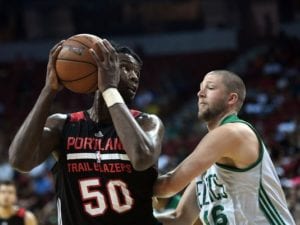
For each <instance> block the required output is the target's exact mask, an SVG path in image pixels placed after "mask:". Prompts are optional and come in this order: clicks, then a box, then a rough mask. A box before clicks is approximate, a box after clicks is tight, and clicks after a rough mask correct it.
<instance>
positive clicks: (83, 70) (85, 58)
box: [56, 34, 100, 93]
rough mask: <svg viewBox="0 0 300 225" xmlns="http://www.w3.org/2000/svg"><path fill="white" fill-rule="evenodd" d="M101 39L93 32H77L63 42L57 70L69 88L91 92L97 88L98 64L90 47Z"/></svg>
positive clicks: (59, 76) (61, 79) (57, 60)
mask: <svg viewBox="0 0 300 225" xmlns="http://www.w3.org/2000/svg"><path fill="white" fill-rule="evenodd" d="M99 39H100V38H99V37H97V36H96V35H92V34H77V35H74V36H72V37H70V38H68V39H67V40H65V42H64V43H63V45H62V49H61V50H60V52H59V54H58V56H57V59H56V72H57V76H58V78H59V79H60V81H61V82H62V84H63V85H64V86H65V87H66V88H68V89H69V90H71V91H73V92H76V93H89V92H93V91H95V90H96V89H97V80H98V72H97V64H96V62H95V60H94V58H93V56H92V54H91V53H90V52H89V49H90V48H92V47H93V44H94V43H95V42H96V41H97V40H99Z"/></svg>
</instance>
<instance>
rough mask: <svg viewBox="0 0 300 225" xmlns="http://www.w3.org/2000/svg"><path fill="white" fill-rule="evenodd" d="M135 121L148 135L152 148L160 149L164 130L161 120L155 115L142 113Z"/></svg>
mask: <svg viewBox="0 0 300 225" xmlns="http://www.w3.org/2000/svg"><path fill="white" fill-rule="evenodd" d="M137 121H138V123H139V124H140V126H141V128H142V129H143V131H144V132H145V134H146V135H147V136H148V137H149V139H150V141H151V142H152V144H153V146H154V148H155V149H159V150H160V149H161V144H162V139H163V136H164V131H165V129H164V126H163V123H162V121H161V120H160V119H159V118H158V117H157V116H156V115H149V114H146V115H143V116H142V117H141V118H139V119H138V120H137Z"/></svg>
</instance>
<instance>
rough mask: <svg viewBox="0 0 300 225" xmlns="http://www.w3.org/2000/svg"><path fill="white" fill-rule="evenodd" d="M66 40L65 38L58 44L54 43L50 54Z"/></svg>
mask: <svg viewBox="0 0 300 225" xmlns="http://www.w3.org/2000/svg"><path fill="white" fill-rule="evenodd" d="M64 41H65V40H61V41H60V42H58V43H57V44H56V45H54V46H53V47H52V49H51V51H50V54H53V53H54V52H55V51H56V49H57V48H58V47H61V46H62V44H63V43H64Z"/></svg>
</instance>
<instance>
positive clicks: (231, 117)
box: [216, 114, 264, 172]
mask: <svg viewBox="0 0 300 225" xmlns="http://www.w3.org/2000/svg"><path fill="white" fill-rule="evenodd" d="M226 123H244V124H246V125H248V126H249V127H250V128H251V129H252V130H253V131H254V133H255V134H256V137H257V139H258V142H259V155H258V158H257V160H256V161H255V162H254V163H253V164H251V165H249V166H248V167H246V168H237V167H234V166H228V165H224V164H221V163H216V165H217V166H219V167H221V168H223V169H226V170H230V171H234V172H245V171H248V170H250V169H252V168H254V167H255V166H257V165H258V164H259V163H260V162H261V161H262V158H263V153H264V151H263V146H264V145H263V143H262V139H261V137H260V135H259V134H258V132H257V131H256V130H255V128H254V127H253V126H252V125H251V124H250V123H248V122H246V121H244V120H241V119H240V118H238V116H237V115H235V114H231V115H228V116H227V117H225V118H224V119H223V120H222V121H221V123H220V126H221V125H223V124H226Z"/></svg>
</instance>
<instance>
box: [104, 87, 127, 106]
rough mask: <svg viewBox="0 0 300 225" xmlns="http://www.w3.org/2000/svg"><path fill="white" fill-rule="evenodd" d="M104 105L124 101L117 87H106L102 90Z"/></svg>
mask: <svg viewBox="0 0 300 225" xmlns="http://www.w3.org/2000/svg"><path fill="white" fill-rule="evenodd" d="M102 96H103V99H104V101H105V103H106V106H107V107H108V108H109V107H111V106H113V105H115V104H120V103H125V102H124V99H123V97H122V96H121V94H120V92H119V91H118V89H117V88H113V87H110V88H107V89H105V90H104V91H103V92H102Z"/></svg>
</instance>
